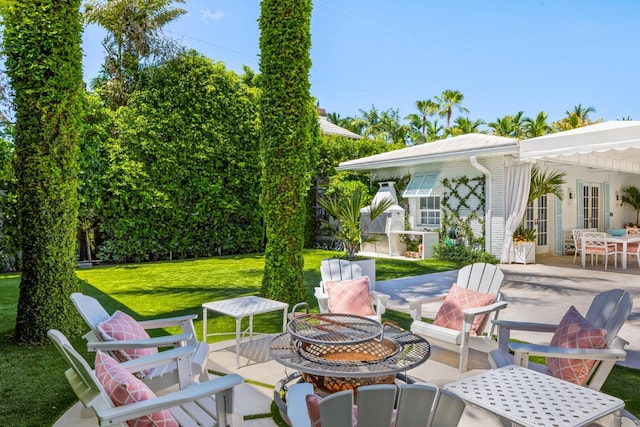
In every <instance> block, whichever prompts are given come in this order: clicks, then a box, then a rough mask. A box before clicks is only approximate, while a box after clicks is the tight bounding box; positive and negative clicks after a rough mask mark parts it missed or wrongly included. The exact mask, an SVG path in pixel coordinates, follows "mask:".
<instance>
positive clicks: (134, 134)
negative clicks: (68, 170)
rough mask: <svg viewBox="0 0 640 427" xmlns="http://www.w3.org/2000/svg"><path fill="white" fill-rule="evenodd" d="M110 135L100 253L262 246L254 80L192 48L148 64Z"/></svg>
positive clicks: (166, 254)
mask: <svg viewBox="0 0 640 427" xmlns="http://www.w3.org/2000/svg"><path fill="white" fill-rule="evenodd" d="M141 86H142V87H143V89H141V90H139V91H137V92H134V93H133V94H132V95H131V97H130V100H129V103H128V105H127V106H126V107H122V108H120V109H119V110H118V111H117V113H116V119H115V122H116V123H115V132H113V135H112V137H111V138H110V139H109V142H108V147H107V149H106V150H104V152H105V153H108V155H109V159H108V163H109V165H108V167H107V171H106V175H105V182H106V184H105V185H106V189H105V194H104V200H103V201H102V211H101V221H102V224H101V233H102V235H103V239H104V240H103V244H102V247H101V252H100V257H101V258H102V259H108V260H115V261H118V262H124V261H146V260H157V259H169V258H173V259H175V258H185V257H198V256H212V255H219V254H233V253H248V252H257V251H261V250H262V248H263V244H264V243H263V242H264V231H263V228H262V223H261V219H262V214H261V209H260V204H259V188H260V186H259V179H260V162H259V137H258V130H259V120H258V114H257V111H256V108H257V107H256V104H257V101H256V98H257V94H256V92H255V91H256V89H254V88H249V87H248V86H246V85H245V84H243V83H242V81H241V79H240V77H239V76H238V75H236V74H235V73H234V72H232V71H228V70H226V69H225V67H224V65H223V64H221V63H214V62H212V61H211V60H210V59H207V58H205V57H203V56H201V55H199V54H197V53H195V52H193V51H191V52H186V53H184V54H181V55H179V56H178V57H177V58H175V59H174V60H171V61H169V62H168V63H166V64H164V65H161V66H159V67H149V68H147V69H146V70H145V72H144V73H143V76H142V79H141Z"/></svg>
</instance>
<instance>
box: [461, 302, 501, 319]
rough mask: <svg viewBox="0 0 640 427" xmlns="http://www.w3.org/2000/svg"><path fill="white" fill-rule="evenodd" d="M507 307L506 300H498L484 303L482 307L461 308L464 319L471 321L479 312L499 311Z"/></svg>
mask: <svg viewBox="0 0 640 427" xmlns="http://www.w3.org/2000/svg"><path fill="white" fill-rule="evenodd" d="M506 307H507V301H498V302H494V303H493V304H489V305H485V306H482V307H472V308H465V309H464V310H462V315H463V316H464V321H465V322H468V323H473V318H474V317H476V316H477V315H479V314H485V313H491V312H492V311H500V310H502V309H503V308H506Z"/></svg>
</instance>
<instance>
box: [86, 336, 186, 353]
mask: <svg viewBox="0 0 640 427" xmlns="http://www.w3.org/2000/svg"><path fill="white" fill-rule="evenodd" d="M192 338H193V335H192V334H180V335H165V336H162V337H156V338H149V339H146V340H117V341H90V342H87V350H88V351H96V350H102V351H112V350H125V349H136V348H149V347H156V348H157V347H179V346H182V345H183V343H184V342H186V341H189V340H191V339H192Z"/></svg>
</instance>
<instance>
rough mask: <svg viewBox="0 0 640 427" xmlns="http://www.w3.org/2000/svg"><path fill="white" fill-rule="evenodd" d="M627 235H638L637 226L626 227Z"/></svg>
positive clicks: (639, 231)
mask: <svg viewBox="0 0 640 427" xmlns="http://www.w3.org/2000/svg"><path fill="white" fill-rule="evenodd" d="M627 236H640V228H637V227H629V228H627Z"/></svg>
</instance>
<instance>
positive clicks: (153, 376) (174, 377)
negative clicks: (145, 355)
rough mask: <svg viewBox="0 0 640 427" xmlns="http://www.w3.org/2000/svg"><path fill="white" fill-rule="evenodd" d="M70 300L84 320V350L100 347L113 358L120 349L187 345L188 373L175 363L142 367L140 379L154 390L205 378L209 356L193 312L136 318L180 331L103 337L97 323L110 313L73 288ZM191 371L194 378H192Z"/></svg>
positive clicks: (144, 324)
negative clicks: (86, 328)
mask: <svg viewBox="0 0 640 427" xmlns="http://www.w3.org/2000/svg"><path fill="white" fill-rule="evenodd" d="M71 301H73V304H74V306H75V307H76V309H77V310H78V312H79V313H80V316H82V318H83V319H84V321H85V322H86V323H87V325H88V326H89V328H91V331H89V332H88V333H87V334H85V336H84V338H85V339H86V340H87V349H88V351H97V350H102V351H104V352H108V353H109V354H111V355H112V356H114V358H116V359H118V358H121V357H120V355H119V354H118V353H120V352H121V351H124V350H135V349H149V348H156V349H157V348H163V347H174V348H175V347H181V346H186V347H187V348H188V349H189V353H188V354H187V356H185V357H187V358H188V359H189V360H190V363H191V365H192V367H191V369H190V370H189V375H187V376H185V375H181V372H180V370H179V369H178V367H177V365H176V363H173V362H172V363H168V364H166V365H159V366H155V367H154V368H153V369H149V370H147V371H146V373H145V374H144V376H143V377H142V380H143V381H144V382H145V383H146V384H147V385H148V386H149V387H150V388H151V389H152V390H154V391H158V390H162V389H165V388H167V387H170V386H172V385H174V384H178V385H179V386H180V387H181V388H182V387H185V386H187V385H189V384H191V383H192V382H193V381H194V380H198V379H199V380H200V381H205V380H207V379H208V378H209V377H208V374H207V361H208V358H209V346H208V345H207V343H206V342H201V341H197V338H196V331H195V328H194V326H193V320H194V319H196V318H197V315H187V316H179V317H172V318H165V319H154V320H144V321H138V322H137V323H138V324H139V325H140V326H141V327H142V328H144V329H145V330H150V329H162V328H171V327H180V328H181V329H182V333H181V334H176V335H165V336H160V337H154V338H150V339H144V340H141V339H138V340H117V341H105V340H104V338H103V336H102V334H101V333H100V331H99V328H100V325H101V324H102V323H103V322H105V321H108V320H109V319H110V318H111V317H112V316H111V315H110V314H109V313H107V311H106V310H105V309H104V307H102V305H101V304H100V302H98V300H96V299H95V298H93V297H90V296H88V295H84V294H82V293H79V292H76V293H73V294H71ZM194 374H195V378H194Z"/></svg>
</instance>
